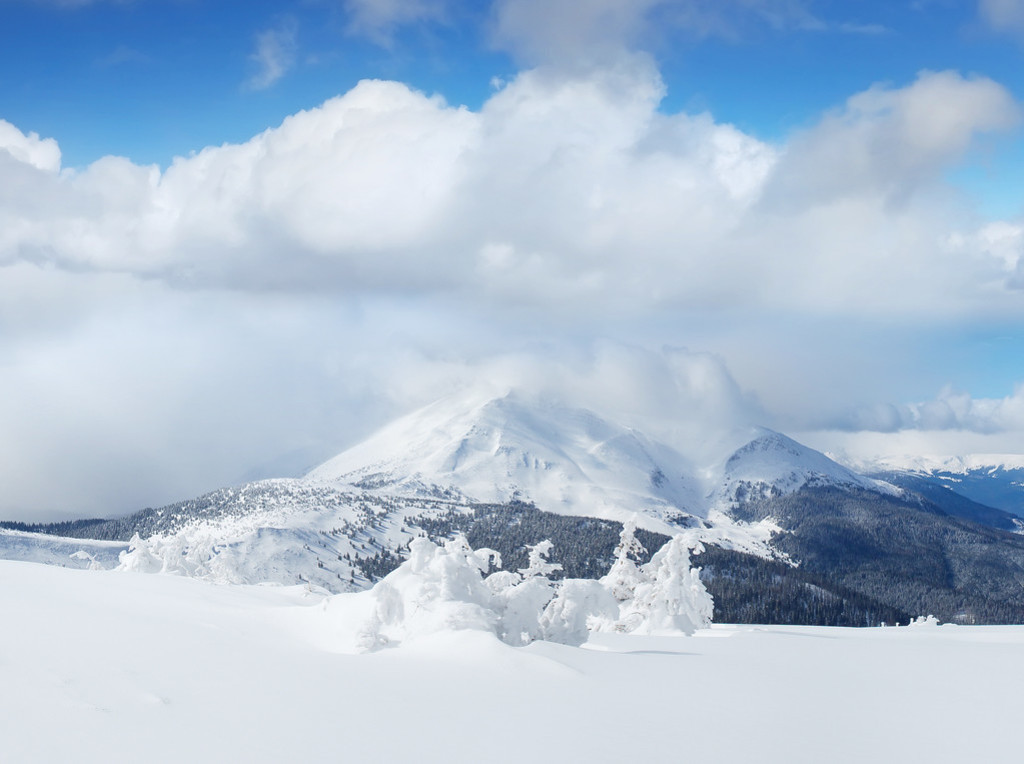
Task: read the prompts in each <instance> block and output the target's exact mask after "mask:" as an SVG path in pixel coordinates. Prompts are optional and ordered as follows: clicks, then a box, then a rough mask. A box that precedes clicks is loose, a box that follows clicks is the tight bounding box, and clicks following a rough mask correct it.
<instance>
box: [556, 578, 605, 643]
mask: <svg viewBox="0 0 1024 764" xmlns="http://www.w3.org/2000/svg"><path fill="white" fill-rule="evenodd" d="M618 616H619V604H618V602H616V601H615V597H613V596H612V593H611V592H609V591H608V589H607V588H605V587H604V586H603V585H602V584H601V583H600V582H599V581H594V580H591V579H585V578H568V579H565V580H564V581H562V582H561V585H560V586H559V587H558V593H557V594H556V595H555V598H554V599H552V600H551V602H549V603H548V605H547V607H546V608H544V613H543V614H542V615H541V617H540V628H541V633H542V634H543V638H544V639H546V640H548V641H549V642H561V643H562V644H564V645H582V644H583V643H584V642H586V641H587V638H588V637H589V636H590V632H591V631H593V630H595V629H599V630H605V631H608V630H610V629H608V628H607V625H608V624H614V622H615V620H616V619H617V618H618ZM601 626H605V628H603V629H602V628H601Z"/></svg>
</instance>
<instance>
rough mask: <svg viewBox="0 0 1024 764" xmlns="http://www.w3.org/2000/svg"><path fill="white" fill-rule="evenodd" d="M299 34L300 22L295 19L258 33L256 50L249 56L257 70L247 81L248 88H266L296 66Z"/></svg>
mask: <svg viewBox="0 0 1024 764" xmlns="http://www.w3.org/2000/svg"><path fill="white" fill-rule="evenodd" d="M297 34H298V24H297V23H296V22H295V20H294V19H286V20H285V21H282V22H281V23H280V24H279V25H278V26H276V27H274V28H273V29H267V30H265V31H263V32H260V33H259V34H258V35H256V50H255V51H254V52H253V53H252V54H251V55H250V56H249V60H250V61H251V62H252V63H253V65H254V66H255V68H256V71H255V73H254V74H253V75H252V76H251V77H249V79H247V80H246V81H245V87H246V88H247V89H249V90H266V89H267V88H269V87H271V86H272V85H274V84H276V83H277V81H278V80H280V79H281V78H282V77H284V76H285V75H286V74H287V73H288V72H289V71H290V70H291V69H292V67H294V66H295V57H296V53H297V51H298V43H297V41H296V35H297Z"/></svg>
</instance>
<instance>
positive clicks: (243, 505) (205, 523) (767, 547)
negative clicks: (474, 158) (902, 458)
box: [0, 391, 1024, 625]
mask: <svg viewBox="0 0 1024 764" xmlns="http://www.w3.org/2000/svg"><path fill="white" fill-rule="evenodd" d="M960 466H961V467H962V469H960V468H956V469H954V468H953V463H946V462H943V463H941V464H930V465H928V466H927V467H926V466H925V464H924V463H923V462H913V463H904V464H895V463H892V462H887V463H880V464H872V465H866V466H862V465H858V467H859V469H858V470H857V471H855V470H854V469H851V468H850V467H848V466H843V465H840V464H838V463H837V462H835V461H833V460H832V459H829V458H828V457H827V456H825V455H824V454H822V453H820V452H817V451H814V450H812V449H810V448H807V447H806V446H803V445H801V444H800V443H797V442H796V441H794V440H792V439H791V438H788V437H787V436H785V435H783V434H781V433H777V432H773V431H771V430H767V429H764V428H747V429H737V430H729V431H724V432H716V433H709V437H708V438H707V440H706V445H705V446H703V447H702V448H697V449H694V448H692V447H691V448H688V449H687V450H686V454H685V455H684V453H683V452H682V451H681V450H679V449H677V448H675V447H673V445H672V444H670V443H667V442H663V441H660V440H658V439H656V438H653V437H650V436H649V435H647V434H645V433H643V432H640V431H638V430H637V429H635V428H631V427H627V426H624V425H622V424H620V423H617V422H615V421H613V420H612V419H611V418H608V417H603V416H601V415H600V414H598V413H596V412H593V411H589V410H585V409H581V408H577V407H572V406H568V405H565V404H563V403H561V402H557V401H553V400H550V399H546V398H543V397H541V396H534V395H530V394H527V393H524V392H521V391H515V392H509V393H507V394H505V395H502V396H498V397H490V396H472V395H470V396H451V397H449V398H446V399H444V400H442V401H439V402H437V403H434V404H432V405H430V406H427V407H425V408H423V409H421V410H419V411H416V412H413V413H411V414H409V415H407V416H405V417H403V418H401V419H399V420H397V421H396V422H394V423H392V424H391V425H388V426H387V427H385V428H383V429H382V430H381V431H380V432H378V433H377V434H375V435H374V436H372V437H371V438H369V439H368V440H366V441H364V442H363V443H361V444H359V445H357V446H355V447H353V448H350V449H348V450H346V451H345V452H343V453H341V454H339V455H338V456H336V457H334V458H333V459H330V460H329V461H327V462H325V463H324V464H322V465H320V466H319V467H317V468H315V469H313V470H312V471H310V472H309V473H308V474H307V475H305V476H304V477H302V478H298V479H280V480H264V481H258V482H254V483H248V484H245V485H242V486H238V487H234V488H225V489H221V490H219V491H215V492H212V493H210V494H207V495H205V496H202V497H199V498H196V499H192V500H189V501H183V502H179V503H177V504H173V505H170V506H167V507H162V508H159V509H145V510H142V511H141V512H138V513H135V514H133V515H130V516H128V517H124V518H118V519H112V520H83V521H77V522H74V523H64V524H61V525H59V526H26V525H21V524H16V523H8V524H6V525H7V526H8V528H9V530H7V531H4V532H0V557H9V558H16V559H32V560H37V561H43V562H49V563H51V564H53V563H57V564H60V563H61V562H63V563H65V564H69V565H79V566H85V565H87V564H89V565H93V566H102V567H109V566H110V565H111V564H113V557H114V555H115V554H116V553H118V552H120V551H121V550H123V549H125V548H126V547H127V544H128V542H129V541H130V540H131V539H132V538H133V536H136V535H137V536H138V537H139V538H138V539H137V540H136V541H135V548H136V555H135V557H134V558H132V559H133V560H135V561H136V562H137V561H138V560H139V559H143V558H144V559H145V560H146V561H148V562H147V563H146V564H147V565H148V566H149V567H148V568H147V569H158V568H159V569H164V570H167V571H171V572H178V573H183V574H187V575H197V576H204V577H208V578H213V579H217V580H223V581H231V582H247V583H256V582H264V581H271V582H279V583H295V582H296V581H306V582H308V583H309V584H311V585H318V586H322V587H325V588H327V589H329V590H331V591H343V590H352V589H359V588H364V587H366V586H367V585H369V584H370V583H372V581H374V580H376V579H377V578H379V577H380V576H382V575H384V574H386V573H387V572H388V571H389V570H390V569H392V568H393V567H394V566H395V565H396V564H397V563H398V561H399V560H400V559H401V556H402V554H403V553H404V548H405V545H406V544H407V543H408V541H409V540H410V539H412V538H413V537H414V536H415V535H418V534H422V533H427V534H428V535H432V536H435V537H436V536H445V535H448V534H450V533H451V532H454V531H456V530H459V531H462V532H465V533H467V535H468V537H469V538H470V542H471V543H473V544H474V545H475V546H491V547H493V548H496V549H498V550H499V551H501V552H502V553H503V555H504V556H505V558H506V566H507V567H511V566H512V565H514V564H516V563H515V561H516V560H517V559H519V558H520V557H521V556H522V555H523V548H524V546H525V545H526V544H532V543H536V542H537V541H540V540H542V539H543V538H551V539H552V541H554V543H555V552H554V554H553V558H554V559H555V560H556V561H559V562H562V563H563V565H564V566H565V568H566V574H567V575H570V576H577V575H578V576H588V577H589V576H597V575H601V574H602V573H603V572H604V570H605V569H606V568H607V565H608V564H610V561H611V552H612V548H613V547H614V543H615V539H616V537H617V534H618V528H619V527H620V524H621V522H623V521H624V520H626V519H628V518H630V517H632V516H634V515H635V516H636V517H637V520H638V523H639V525H640V527H641V528H643V529H644V531H645V534H646V536H645V538H646V539H647V541H646V544H647V546H648V548H649V549H651V550H653V548H654V547H655V545H657V544H659V543H660V540H663V538H664V537H665V536H667V535H670V534H672V533H675V532H678V531H679V530H680V529H687V531H688V532H689V533H691V534H692V535H694V537H697V538H700V539H702V540H703V542H704V543H705V545H706V546H707V552H705V555H704V556H703V557H698V558H696V559H697V562H698V563H700V564H702V565H703V567H704V572H703V576H704V578H705V581H706V583H707V585H708V587H709V589H710V590H711V592H712V594H713V595H714V596H715V597H716V603H717V604H716V618H717V619H718V620H727V621H728V620H734V621H748V622H750V621H765V622H795V623H837V624H852V625H868V624H871V623H878V622H881V621H888V622H895V621H899V620H907V619H909V618H910V617H912V616H916V615H922V614H926V613H929V612H931V613H935V614H936V615H938V616H939V617H940V618H942V619H944V620H960V621H965V622H977V621H982V622H991V621H1002V622H1024V585H1022V584H1024V536H1022V535H1020V533H1019V531H1021V529H1022V528H1024V523H1022V521H1021V520H1020V514H1019V513H1021V512H1024V490H1022V488H1021V485H1020V484H1021V482H1022V479H1024V459H1021V460H1020V463H1019V464H1018V463H1017V462H1013V461H1012V460H1009V459H1006V460H1004V461H1003V462H1001V463H1000V464H998V465H987V464H980V463H978V464H976V463H974V462H971V461H970V460H967V461H964V462H963V463H962V464H961V465H960ZM55 534H59V536H60V538H58V537H57V535H55ZM73 539H80V540H79V541H75V540H73ZM76 544H78V545H80V547H81V549H80V551H82V554H80V555H77V556H76V557H74V558H72V557H70V556H69V555H70V554H71V553H72V552H73V551H79V550H77V549H75V546H76ZM69 550H71V551H69ZM139 550H142V551H139ZM142 552H144V553H145V554H144V555H143V554H142ZM140 555H141V556H140Z"/></svg>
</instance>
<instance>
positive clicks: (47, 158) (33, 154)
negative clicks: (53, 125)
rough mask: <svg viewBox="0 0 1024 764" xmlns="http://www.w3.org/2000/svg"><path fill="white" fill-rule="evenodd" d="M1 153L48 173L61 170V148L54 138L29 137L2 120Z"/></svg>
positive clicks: (0, 129)
mask: <svg viewBox="0 0 1024 764" xmlns="http://www.w3.org/2000/svg"><path fill="white" fill-rule="evenodd" d="M0 151H3V152H7V154H9V155H10V156H11V157H12V158H14V159H16V160H18V161H19V162H23V163H25V164H28V165H31V166H32V167H35V168H36V169H39V170H44V171H46V172H57V171H58V170H60V148H59V147H58V146H57V141H55V140H54V139H53V138H45V139H43V138H40V137H39V135H38V134H36V133H28V134H27V135H26V134H25V133H23V132H21V130H19V129H18V128H16V127H15V126H14V125H12V124H11V123H10V122H6V121H4V120H2V119H0Z"/></svg>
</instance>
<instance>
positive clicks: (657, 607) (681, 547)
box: [620, 534, 714, 634]
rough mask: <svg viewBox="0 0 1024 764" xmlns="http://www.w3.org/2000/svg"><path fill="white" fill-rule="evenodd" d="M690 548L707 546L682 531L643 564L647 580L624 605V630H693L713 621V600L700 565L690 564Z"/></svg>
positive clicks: (699, 549)
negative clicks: (702, 579)
mask: <svg viewBox="0 0 1024 764" xmlns="http://www.w3.org/2000/svg"><path fill="white" fill-rule="evenodd" d="M691 550H693V551H694V552H696V553H698V554H699V553H700V552H703V551H704V548H703V546H701V544H700V543H699V542H694V541H692V540H691V539H690V538H688V537H687V536H686V535H685V534H679V535H677V536H675V537H674V538H672V539H671V540H670V541H669V542H668V543H666V544H665V545H664V546H663V547H662V548H661V549H659V550H658V551H657V552H655V554H654V556H653V557H652V558H651V561H650V562H649V563H647V564H646V565H644V566H643V567H642V569H641V573H642V574H643V577H644V580H643V581H642V582H641V583H639V584H638V585H637V586H636V589H635V591H634V596H633V599H632V600H631V601H630V602H628V603H624V605H623V608H622V616H621V619H620V623H621V625H622V627H623V630H625V631H629V632H633V633H637V634H650V633H653V632H656V631H681V632H683V633H685V634H692V633H693V632H694V631H696V630H697V629H700V628H704V627H706V626H708V625H710V623H711V618H712V615H713V614H714V601H713V600H712V598H711V595H710V594H709V593H708V590H707V589H706V588H705V587H704V583H703V582H702V581H701V580H700V568H694V567H692V566H691V564H690V551H691Z"/></svg>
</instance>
